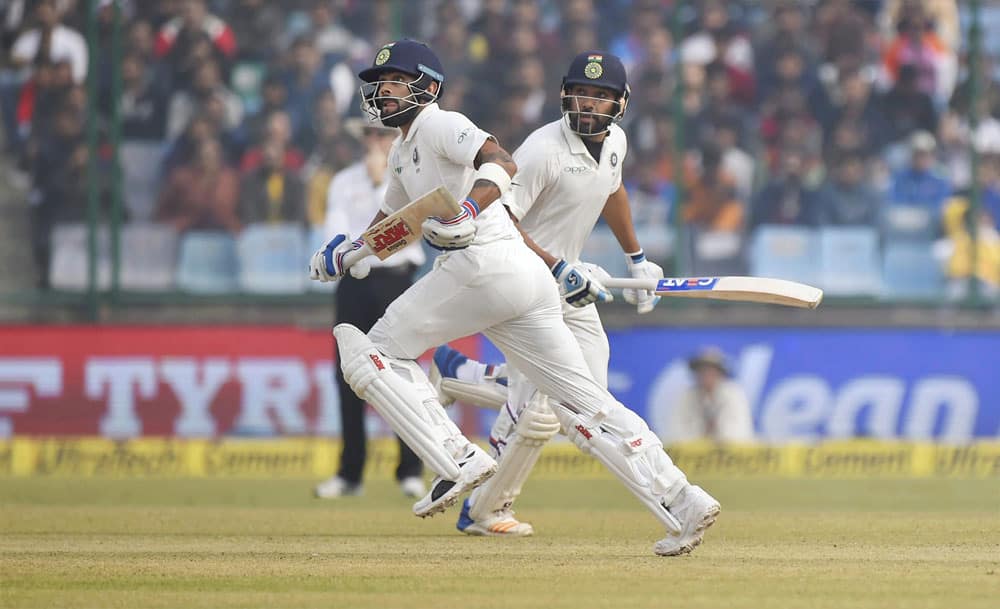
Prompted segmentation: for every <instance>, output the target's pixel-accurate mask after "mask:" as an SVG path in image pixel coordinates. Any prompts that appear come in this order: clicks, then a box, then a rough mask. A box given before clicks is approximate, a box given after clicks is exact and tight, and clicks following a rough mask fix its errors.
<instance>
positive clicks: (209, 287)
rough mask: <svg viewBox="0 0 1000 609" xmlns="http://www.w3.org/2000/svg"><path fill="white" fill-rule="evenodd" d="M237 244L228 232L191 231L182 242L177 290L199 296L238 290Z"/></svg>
mask: <svg viewBox="0 0 1000 609" xmlns="http://www.w3.org/2000/svg"><path fill="white" fill-rule="evenodd" d="M237 270H238V264H237V260H236V242H235V240H234V239H233V238H232V236H230V235H229V234H228V233H224V232H219V231H191V232H188V233H185V234H184V235H183V236H182V237H181V240H180V253H179V254H178V263H177V287H178V288H180V289H181V290H184V291H186V292H192V293H196V294H222V293H226V292H232V291H235V290H236V289H237Z"/></svg>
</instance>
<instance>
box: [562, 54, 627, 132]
mask: <svg viewBox="0 0 1000 609" xmlns="http://www.w3.org/2000/svg"><path fill="white" fill-rule="evenodd" d="M570 85H590V86H595V87H602V88H605V89H610V90H611V91H613V92H614V93H615V94H616V95H617V99H615V100H614V101H615V103H616V104H617V107H616V108H615V111H614V114H603V113H598V112H592V111H587V110H585V109H583V108H582V107H580V106H579V105H576V106H574V103H575V102H574V101H573V100H574V99H576V100H577V102H576V103H577V104H578V103H579V100H585V99H587V98H586V97H583V96H577V95H569V94H568V93H567V88H568V87H569V86H570ZM629 95H630V91H629V86H628V75H627V74H626V72H625V65H624V64H623V63H622V60H621V59H619V58H618V57H617V56H616V55H612V54H611V53H605V52H604V51H586V52H583V53H580V54H579V55H577V56H576V57H574V58H573V61H572V62H571V63H570V64H569V70H567V71H566V76H564V77H563V80H562V89H561V93H560V97H561V105H562V113H563V116H564V117H565V118H566V121H567V124H568V125H569V128H570V129H571V130H573V131H574V132H575V133H577V134H579V135H582V136H585V137H586V136H594V135H599V134H600V133H603V132H605V131H607V130H608V129H609V128H610V127H611V124H612V123H616V122H618V121H620V120H621V119H622V117H623V116H624V115H625V108H626V107H628V98H629ZM586 116H590V117H592V120H591V126H590V127H589V128H587V129H584V128H583V127H581V125H580V122H581V121H580V118H581V117H586Z"/></svg>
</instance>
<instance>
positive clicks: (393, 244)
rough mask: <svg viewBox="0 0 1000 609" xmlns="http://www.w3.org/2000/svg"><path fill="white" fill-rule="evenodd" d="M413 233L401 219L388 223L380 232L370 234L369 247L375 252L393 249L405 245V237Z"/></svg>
mask: <svg viewBox="0 0 1000 609" xmlns="http://www.w3.org/2000/svg"><path fill="white" fill-rule="evenodd" d="M412 234H413V233H411V232H410V228H409V227H408V226H406V223H405V222H403V221H402V220H400V221H398V222H395V223H393V224H390V225H389V226H387V227H385V230H383V231H382V232H380V233H376V234H374V235H372V236H371V243H370V244H369V245H371V248H372V249H373V250H375V251H376V252H381V251H384V250H388V251H390V252H391V251H393V250H396V249H399V248H400V247H403V246H404V245H406V238H407V237H408V236H410V235H412Z"/></svg>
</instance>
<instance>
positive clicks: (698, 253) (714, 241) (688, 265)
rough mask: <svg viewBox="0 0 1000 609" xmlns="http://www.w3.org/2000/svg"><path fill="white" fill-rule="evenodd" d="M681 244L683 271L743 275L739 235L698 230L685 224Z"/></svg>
mask: <svg viewBox="0 0 1000 609" xmlns="http://www.w3.org/2000/svg"><path fill="white" fill-rule="evenodd" d="M685 233H686V234H685V235H684V237H683V238H682V240H681V242H682V244H684V257H683V260H684V262H685V270H684V272H685V274H687V275H745V274H746V269H745V265H744V261H743V235H741V234H739V233H734V232H730V231H701V230H697V229H695V228H693V227H688V228H687V230H686V231H685Z"/></svg>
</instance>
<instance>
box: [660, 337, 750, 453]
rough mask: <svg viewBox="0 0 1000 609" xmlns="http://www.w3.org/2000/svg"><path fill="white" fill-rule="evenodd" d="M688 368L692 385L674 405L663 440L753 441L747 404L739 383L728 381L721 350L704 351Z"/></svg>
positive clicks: (724, 357) (728, 373) (724, 358)
mask: <svg viewBox="0 0 1000 609" xmlns="http://www.w3.org/2000/svg"><path fill="white" fill-rule="evenodd" d="M688 367H689V368H690V369H691V373H692V374H693V375H694V384H693V385H692V386H691V387H690V388H688V389H687V390H686V391H685V392H684V393H683V394H682V395H681V397H680V399H679V400H678V401H677V404H676V405H675V406H674V409H673V411H672V413H671V417H670V427H669V428H668V430H667V434H666V436H667V437H666V438H665V439H664V440H665V441H666V442H684V441H690V440H700V439H707V440H713V441H715V442H751V441H753V439H754V431H753V416H752V415H751V413H750V402H749V401H748V400H747V396H746V393H745V392H744V391H743V388H742V387H740V385H739V383H737V382H736V381H734V380H732V379H731V378H729V377H730V371H729V364H728V362H727V361H726V356H725V355H724V354H723V353H722V351H720V350H718V349H716V348H714V347H709V348H707V349H704V350H702V351H700V352H699V353H698V354H696V355H695V356H694V357H692V358H691V359H690V360H688Z"/></svg>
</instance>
